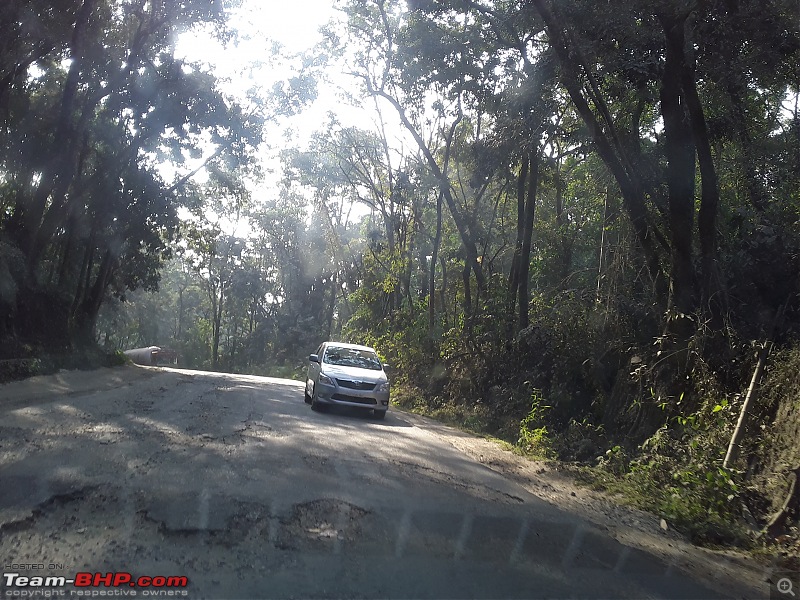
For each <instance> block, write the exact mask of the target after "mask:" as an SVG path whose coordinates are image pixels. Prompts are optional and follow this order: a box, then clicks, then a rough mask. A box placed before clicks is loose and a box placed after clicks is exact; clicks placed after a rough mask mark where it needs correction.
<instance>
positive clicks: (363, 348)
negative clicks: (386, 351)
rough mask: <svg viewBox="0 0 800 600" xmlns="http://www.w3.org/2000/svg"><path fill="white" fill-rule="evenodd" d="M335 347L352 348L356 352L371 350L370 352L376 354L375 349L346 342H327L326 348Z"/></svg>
mask: <svg viewBox="0 0 800 600" xmlns="http://www.w3.org/2000/svg"><path fill="white" fill-rule="evenodd" d="M331 346H333V347H334V348H352V349H354V350H369V351H370V352H375V348H371V347H369V346H362V345H361V344H348V343H346V342H325V347H326V348H330V347H331Z"/></svg>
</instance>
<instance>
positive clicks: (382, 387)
mask: <svg viewBox="0 0 800 600" xmlns="http://www.w3.org/2000/svg"><path fill="white" fill-rule="evenodd" d="M375 391H376V392H388V391H389V382H388V381H384V382H383V383H382V384H380V385H379V386H378V387H377V388H375Z"/></svg>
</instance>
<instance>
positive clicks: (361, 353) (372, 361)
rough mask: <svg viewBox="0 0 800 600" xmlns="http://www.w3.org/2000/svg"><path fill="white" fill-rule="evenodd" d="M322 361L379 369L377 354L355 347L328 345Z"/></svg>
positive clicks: (338, 364) (344, 365)
mask: <svg viewBox="0 0 800 600" xmlns="http://www.w3.org/2000/svg"><path fill="white" fill-rule="evenodd" d="M322 362H324V363H327V364H329V365H336V366H339V367H358V368H359V369H370V370H372V371H380V370H381V361H380V360H379V359H378V355H377V354H375V353H374V352H372V351H370V350H359V349H357V348H337V347H329V348H327V349H326V350H325V356H324V357H323V359H322Z"/></svg>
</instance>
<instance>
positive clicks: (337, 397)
mask: <svg viewBox="0 0 800 600" xmlns="http://www.w3.org/2000/svg"><path fill="white" fill-rule="evenodd" d="M331 399H333V400H339V401H340V402H356V403H358V404H377V403H378V401H377V400H375V398H360V397H359V396H348V395H347V394H333V395H332V396H331Z"/></svg>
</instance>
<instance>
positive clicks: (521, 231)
mask: <svg viewBox="0 0 800 600" xmlns="http://www.w3.org/2000/svg"><path fill="white" fill-rule="evenodd" d="M528 168H529V157H528V156H524V157H523V158H522V162H521V164H520V169H519V176H518V177H517V239H516V242H515V244H514V258H513V259H512V261H511V273H510V274H509V276H508V320H509V322H508V337H509V339H510V338H511V337H512V336H513V334H514V331H515V327H514V326H515V324H516V323H515V321H516V319H515V313H516V307H517V295H518V294H519V267H520V262H521V261H522V240H523V238H524V237H525V185H526V184H527V182H528Z"/></svg>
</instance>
